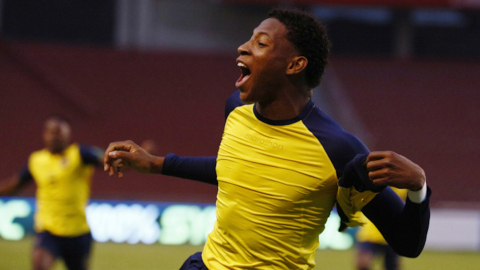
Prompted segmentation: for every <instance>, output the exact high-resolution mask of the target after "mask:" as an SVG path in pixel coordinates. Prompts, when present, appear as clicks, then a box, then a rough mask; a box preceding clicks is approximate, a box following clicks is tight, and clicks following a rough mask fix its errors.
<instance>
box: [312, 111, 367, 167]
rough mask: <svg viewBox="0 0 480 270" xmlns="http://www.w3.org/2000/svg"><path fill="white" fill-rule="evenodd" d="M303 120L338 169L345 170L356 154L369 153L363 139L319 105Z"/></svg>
mask: <svg viewBox="0 0 480 270" xmlns="http://www.w3.org/2000/svg"><path fill="white" fill-rule="evenodd" d="M303 122H304V124H305V126H306V127H307V128H308V129H309V130H310V132H312V134H313V135H314V136H315V137H316V138H317V139H318V140H319V141H320V144H321V145H322V146H323V148H324V149H325V151H326V152H327V154H328V156H329V158H330V160H331V161H332V163H333V165H334V166H335V168H336V169H337V171H338V170H343V167H344V166H345V164H347V163H348V162H349V161H350V160H352V159H353V158H354V157H355V156H356V155H358V154H365V153H369V150H368V148H367V147H366V146H365V144H364V143H363V142H362V141H360V140H359V139H358V138H357V137H356V136H355V135H353V134H351V133H349V132H347V131H345V130H344V129H343V128H342V127H341V126H340V125H339V124H338V123H337V122H335V120H333V119H332V118H331V117H330V116H328V115H327V114H326V113H324V112H323V111H321V110H320V109H319V108H318V107H317V106H314V108H313V109H312V110H311V112H310V114H309V115H308V116H307V117H306V118H305V119H304V120H303Z"/></svg>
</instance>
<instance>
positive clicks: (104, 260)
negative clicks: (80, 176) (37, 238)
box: [0, 237, 480, 270]
mask: <svg viewBox="0 0 480 270" xmlns="http://www.w3.org/2000/svg"><path fill="white" fill-rule="evenodd" d="M31 248H32V238H31V237H29V238H25V239H24V240H21V241H18V242H12V241H6V240H0V269H2V270H22V269H30V251H31ZM201 249H202V247H201V246H190V245H182V246H165V245H159V244H155V245H143V244H139V245H128V244H115V243H95V244H94V246H93V252H92V258H91V269H92V270H113V269H120V270H121V269H135V270H150V269H156V270H172V269H178V268H180V266H181V265H182V263H183V262H184V261H185V259H186V258H187V257H188V256H189V255H191V254H193V253H195V252H197V251H201ZM354 256H355V250H354V249H352V250H348V251H334V250H319V251H317V255H316V261H317V267H316V268H315V269H316V270H319V269H324V270H348V269H352V270H353V269H354V268H353V261H354ZM403 266H404V267H403V269H404V270H408V269H412V270H413V269H415V270H422V269H435V270H442V269H445V270H447V269H448V270H452V269H462V270H474V269H479V267H480V253H475V252H438V251H424V252H423V253H422V255H420V257H418V258H417V259H403ZM62 269H65V267H64V266H63V264H62V263H61V262H59V263H57V265H56V266H55V268H54V270H62ZM375 269H381V267H380V263H377V264H376V268H375Z"/></svg>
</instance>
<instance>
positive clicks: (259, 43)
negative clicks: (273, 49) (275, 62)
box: [258, 42, 267, 47]
mask: <svg viewBox="0 0 480 270" xmlns="http://www.w3.org/2000/svg"><path fill="white" fill-rule="evenodd" d="M258 46H260V47H265V46H267V45H266V44H263V43H261V42H258Z"/></svg>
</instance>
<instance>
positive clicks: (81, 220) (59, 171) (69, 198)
mask: <svg viewBox="0 0 480 270" xmlns="http://www.w3.org/2000/svg"><path fill="white" fill-rule="evenodd" d="M100 154H101V152H99V150H98V149H96V148H93V147H88V146H79V145H78V144H72V145H70V146H69V147H68V148H67V149H65V150H64V151H63V152H62V153H61V154H52V153H50V152H49V151H48V150H47V149H43V150H39V151H36V152H33V153H32V154H31V155H30V157H29V159H28V164H27V166H26V167H24V168H23V169H22V172H21V174H20V179H21V181H22V182H25V181H29V180H34V181H35V183H36V185H37V192H36V212H35V222H34V227H35V230H36V231H37V232H43V231H48V232H50V233H52V234H54V235H56V236H68V237H72V236H79V235H82V234H85V233H87V232H89V231H90V229H89V227H88V224H87V220H86V216H85V207H86V205H87V202H88V198H89V196H90V182H91V178H92V175H93V171H94V166H95V165H98V164H99V162H98V156H99V155H100Z"/></svg>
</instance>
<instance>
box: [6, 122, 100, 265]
mask: <svg viewBox="0 0 480 270" xmlns="http://www.w3.org/2000/svg"><path fill="white" fill-rule="evenodd" d="M70 135H71V128H70V124H69V122H68V121H67V120H66V119H65V118H63V117H61V116H52V117H49V118H48V119H47V120H46V122H45V125H44V131H43V140H44V143H45V148H44V149H42V150H39V151H36V152H33V153H32V154H31V155H30V157H29V159H28V163H27V165H26V166H25V167H24V168H23V169H22V170H21V172H20V174H16V175H13V176H12V177H10V178H9V179H6V180H5V181H2V182H0V183H1V185H0V195H9V194H12V193H14V192H15V191H17V190H18V189H19V188H21V187H22V186H24V185H25V184H26V183H28V182H30V181H32V180H34V181H35V183H36V185H37V191H36V199H37V200H36V208H37V209H36V212H35V222H34V227H35V231H36V233H35V244H34V248H33V252H32V268H33V269H35V270H46V269H51V268H52V267H53V265H54V263H55V261H56V259H57V258H61V259H63V261H64V262H65V265H66V266H67V268H68V269H70V270H73V269H87V268H88V259H89V256H90V250H91V245H92V236H91V234H90V228H89V227H88V224H87V219H86V216H85V207H86V204H87V201H88V198H89V194H90V182H91V178H92V175H93V172H94V168H95V167H96V166H99V165H100V166H101V164H102V163H103V154H104V151H102V150H100V149H98V148H95V147H89V146H86V145H79V144H76V143H70Z"/></svg>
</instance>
